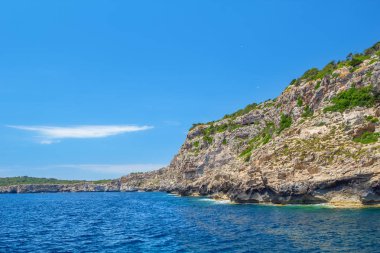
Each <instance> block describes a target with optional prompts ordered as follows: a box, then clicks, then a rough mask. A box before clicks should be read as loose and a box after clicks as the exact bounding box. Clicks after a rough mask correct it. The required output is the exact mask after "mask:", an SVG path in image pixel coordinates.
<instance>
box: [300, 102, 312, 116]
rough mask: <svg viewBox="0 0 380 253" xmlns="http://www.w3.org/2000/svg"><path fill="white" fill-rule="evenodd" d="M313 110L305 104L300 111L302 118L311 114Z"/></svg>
mask: <svg viewBox="0 0 380 253" xmlns="http://www.w3.org/2000/svg"><path fill="white" fill-rule="evenodd" d="M313 114H314V112H313V110H312V109H311V108H310V107H309V106H308V105H307V106H306V107H305V109H304V111H303V113H302V117H303V118H308V117H311V116H313Z"/></svg>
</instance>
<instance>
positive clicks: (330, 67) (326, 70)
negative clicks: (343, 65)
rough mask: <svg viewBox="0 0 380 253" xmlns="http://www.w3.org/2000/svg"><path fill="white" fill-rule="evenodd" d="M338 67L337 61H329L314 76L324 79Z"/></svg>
mask: <svg viewBox="0 0 380 253" xmlns="http://www.w3.org/2000/svg"><path fill="white" fill-rule="evenodd" d="M336 68H337V64H336V63H335V61H331V62H329V63H328V64H327V65H326V66H325V67H324V68H323V69H322V70H321V71H319V72H318V74H317V75H316V76H315V77H314V79H315V80H316V79H322V78H323V77H325V76H327V75H331V73H332V72H334V70H335V69H336Z"/></svg>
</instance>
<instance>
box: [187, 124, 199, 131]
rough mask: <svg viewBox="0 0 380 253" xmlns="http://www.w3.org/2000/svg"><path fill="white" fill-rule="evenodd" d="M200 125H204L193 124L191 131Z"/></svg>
mask: <svg viewBox="0 0 380 253" xmlns="http://www.w3.org/2000/svg"><path fill="white" fill-rule="evenodd" d="M200 125H202V123H195V124H193V125H192V126H191V128H190V131H191V130H193V129H194V128H196V127H197V126H200Z"/></svg>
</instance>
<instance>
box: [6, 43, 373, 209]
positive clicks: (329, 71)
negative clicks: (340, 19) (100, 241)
mask: <svg viewBox="0 0 380 253" xmlns="http://www.w3.org/2000/svg"><path fill="white" fill-rule="evenodd" d="M379 58H380V43H377V44H375V45H374V46H373V47H371V48H369V49H367V50H366V51H365V52H364V53H363V54H356V55H350V56H349V57H348V59H347V60H345V61H342V62H338V63H336V62H331V63H329V64H328V65H326V67H324V68H323V69H322V70H318V69H315V68H314V69H311V70H308V71H306V72H305V74H304V75H303V76H302V77H300V78H298V79H295V80H293V81H292V82H291V84H290V85H289V86H288V87H287V88H286V89H285V90H284V91H283V93H282V94H281V95H280V96H279V97H278V98H276V99H273V100H269V101H266V102H263V103H261V104H258V105H256V104H252V105H249V106H247V107H246V108H245V109H243V110H240V111H238V112H236V113H233V114H231V115H226V116H225V117H224V118H223V119H221V120H218V121H214V122H209V123H205V124H197V125H195V126H194V127H193V128H192V129H190V131H189V133H188V135H187V138H186V141H185V143H184V144H183V145H182V147H181V149H180V150H179V152H178V154H177V155H176V156H175V157H174V158H173V160H172V162H171V163H170V165H169V166H167V167H165V168H162V169H160V170H157V171H153V172H147V173H133V174H130V175H128V176H125V177H122V178H121V179H119V180H116V181H114V182H112V183H110V184H108V185H96V186H95V185H83V184H82V185H76V186H65V185H50V186H43V187H42V188H41V186H37V187H36V186H30V185H29V186H13V187H8V188H7V189H5V188H1V187H0V192H4V191H7V192H36V191H37V192H40V191H49V192H52V191H113V190H115V191H136V190H143V191H166V192H172V193H177V194H181V195H204V196H210V197H214V198H228V199H231V200H233V201H235V202H238V203H278V204H286V203H305V204H307V203H345V204H347V203H348V204H350V203H354V204H378V203H380V142H379V137H380V123H379V117H380V95H379V94H380V60H379ZM44 187H45V188H44Z"/></svg>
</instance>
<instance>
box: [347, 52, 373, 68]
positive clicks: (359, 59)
mask: <svg viewBox="0 0 380 253" xmlns="http://www.w3.org/2000/svg"><path fill="white" fill-rule="evenodd" d="M369 58H370V56H369V55H362V54H355V55H353V56H352V59H351V60H350V61H349V62H348V65H349V66H351V67H354V68H355V67H357V66H359V65H360V64H362V63H363V61H364V60H367V59H369Z"/></svg>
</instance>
